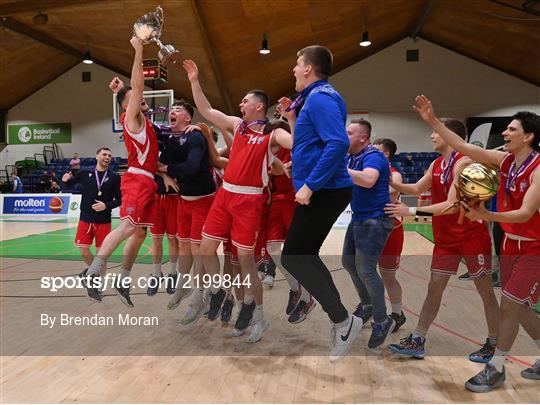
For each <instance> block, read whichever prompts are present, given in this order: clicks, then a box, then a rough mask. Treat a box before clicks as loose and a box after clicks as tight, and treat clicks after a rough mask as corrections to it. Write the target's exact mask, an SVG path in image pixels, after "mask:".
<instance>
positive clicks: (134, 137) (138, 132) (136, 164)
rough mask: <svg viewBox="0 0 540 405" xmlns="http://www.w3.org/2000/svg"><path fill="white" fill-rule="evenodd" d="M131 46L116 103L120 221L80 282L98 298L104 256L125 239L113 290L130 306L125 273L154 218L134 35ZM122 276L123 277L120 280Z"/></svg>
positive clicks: (150, 143)
mask: <svg viewBox="0 0 540 405" xmlns="http://www.w3.org/2000/svg"><path fill="white" fill-rule="evenodd" d="M130 43H131V45H132V46H133V48H134V49H135V56H134V59H133V67H132V71H131V88H128V87H124V88H122V89H121V90H119V92H118V96H117V100H118V103H119V104H120V105H121V106H122V108H124V109H125V110H126V113H125V115H124V116H123V120H122V126H123V127H124V141H125V145H126V149H127V152H128V170H127V172H126V173H125V174H124V175H123V176H122V185H121V190H122V205H121V206H120V219H121V222H120V225H119V226H118V227H117V228H115V229H114V230H113V231H112V232H111V233H109V234H108V235H107V237H106V238H105V240H104V241H103V244H102V246H101V249H100V251H99V255H97V256H96V257H95V258H94V261H93V262H92V264H91V265H90V267H89V268H88V270H87V276H86V277H85V280H84V284H85V287H86V292H87V295H88V297H90V298H91V299H93V300H96V301H101V300H102V294H101V291H100V290H99V289H98V288H97V286H98V285H96V283H94V278H96V277H98V275H99V273H100V272H101V270H102V269H105V268H106V265H107V259H108V258H109V256H110V255H111V254H112V253H113V252H114V250H115V249H116V248H117V247H118V245H120V243H121V242H122V241H124V240H126V239H128V238H129V239H128V242H127V243H126V246H125V248H124V255H123V263H122V269H121V274H120V279H119V280H117V282H116V285H115V290H116V292H117V294H118V296H119V297H120V299H121V301H122V302H123V303H124V304H125V305H127V306H128V307H133V303H132V301H131V298H130V296H129V288H130V287H129V279H128V277H129V275H130V271H131V267H132V266H133V263H134V262H135V258H136V257H137V253H138V251H139V248H140V246H141V244H142V242H143V241H144V238H145V236H146V227H148V226H152V225H153V222H154V219H153V213H154V206H155V195H154V194H155V192H156V189H157V185H156V183H155V182H154V173H155V172H156V171H157V165H158V141H157V136H156V133H155V131H154V128H153V127H152V123H151V122H150V120H148V118H146V117H145V115H144V111H142V110H145V109H147V106H146V103H145V101H144V98H143V90H144V76H143V71H142V53H143V45H142V41H141V40H140V39H138V38H137V37H133V38H131V40H130ZM123 279H127V280H126V281H123Z"/></svg>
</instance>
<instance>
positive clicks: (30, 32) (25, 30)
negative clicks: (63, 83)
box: [0, 17, 130, 77]
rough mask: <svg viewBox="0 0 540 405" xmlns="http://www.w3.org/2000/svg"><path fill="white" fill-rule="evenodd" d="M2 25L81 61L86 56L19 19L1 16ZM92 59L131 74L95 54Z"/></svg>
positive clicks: (104, 65) (125, 73) (114, 69)
mask: <svg viewBox="0 0 540 405" xmlns="http://www.w3.org/2000/svg"><path fill="white" fill-rule="evenodd" d="M0 25H1V26H3V27H5V28H7V29H9V30H10V31H13V32H16V33H17V34H20V35H24V36H25V37H27V38H30V39H32V40H34V41H37V42H40V43H42V44H44V45H47V46H50V47H51V48H54V49H56V50H57V51H60V52H63V53H65V54H67V55H71V56H73V57H74V58H77V59H79V60H80V61H82V60H83V59H84V56H85V54H84V52H81V51H79V50H78V49H76V48H73V47H71V46H69V45H67V44H65V43H63V42H61V41H58V40H57V39H55V38H53V37H51V36H49V35H47V34H45V33H43V32H40V31H36V30H35V29H33V28H31V27H29V26H28V25H26V24H23V23H21V22H20V21H17V20H15V19H13V18H11V17H1V18H0ZM92 60H93V61H94V63H97V64H98V65H101V66H103V67H104V68H107V69H109V70H112V71H114V72H117V73H120V74H121V75H124V76H127V77H129V76H130V73H128V72H126V71H125V70H122V69H119V68H117V67H116V66H112V65H110V64H109V63H107V62H105V61H102V60H99V59H96V58H95V57H94V56H92Z"/></svg>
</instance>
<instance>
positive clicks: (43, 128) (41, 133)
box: [8, 122, 71, 145]
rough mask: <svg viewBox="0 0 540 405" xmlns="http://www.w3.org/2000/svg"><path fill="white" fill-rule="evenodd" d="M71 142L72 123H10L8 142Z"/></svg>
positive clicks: (15, 143)
mask: <svg viewBox="0 0 540 405" xmlns="http://www.w3.org/2000/svg"><path fill="white" fill-rule="evenodd" d="M35 143H71V123H70V122H60V123H55V124H8V144H10V145H30V144H35Z"/></svg>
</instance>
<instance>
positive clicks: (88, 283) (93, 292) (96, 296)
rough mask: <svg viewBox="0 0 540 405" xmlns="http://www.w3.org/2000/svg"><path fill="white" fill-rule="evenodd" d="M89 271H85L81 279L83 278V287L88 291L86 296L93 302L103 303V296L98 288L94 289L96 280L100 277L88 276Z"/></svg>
mask: <svg viewBox="0 0 540 405" xmlns="http://www.w3.org/2000/svg"><path fill="white" fill-rule="evenodd" d="M87 271H88V269H86V270H84V271H83V272H82V273H81V274H79V277H81V278H82V285H83V287H84V288H85V290H86V296H87V297H88V298H90V299H91V300H92V301H97V302H101V301H102V300H103V294H101V291H99V289H98V288H94V287H93V286H94V279H95V278H96V277H99V276H98V275H97V274H92V275H90V276H88V275H87Z"/></svg>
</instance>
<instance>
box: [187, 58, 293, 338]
mask: <svg viewBox="0 0 540 405" xmlns="http://www.w3.org/2000/svg"><path fill="white" fill-rule="evenodd" d="M183 66H184V69H185V70H186V72H187V75H188V79H189V81H190V82H191V89H192V92H193V99H194V100H195V104H196V105H197V109H198V110H199V112H200V113H201V115H202V116H203V117H204V118H205V119H207V120H208V121H210V122H212V123H213V124H214V125H216V126H218V127H220V128H224V129H225V130H229V131H231V132H233V133H234V143H233V147H232V148H231V153H230V156H229V162H228V164H227V168H226V169H225V174H224V176H223V186H222V188H221V189H220V190H219V191H218V193H217V195H216V199H215V201H214V204H213V205H212V208H211V209H210V212H209V213H208V217H207V219H206V222H205V224H204V229H203V232H202V236H203V238H202V241H201V245H200V253H201V255H202V257H203V260H204V268H205V270H206V272H207V273H208V274H210V275H211V276H213V275H216V274H219V272H220V269H219V259H218V257H217V254H216V251H217V248H218V247H219V244H220V243H221V242H225V241H227V238H228V237H229V234H230V237H231V240H232V243H233V245H235V246H236V247H237V248H238V259H239V262H240V268H241V271H242V276H243V279H244V280H246V279H247V283H246V284H247V285H245V286H244V287H245V296H244V302H243V304H242V309H241V310H240V314H239V316H238V320H237V322H236V325H235V328H234V329H233V335H235V336H240V335H242V334H243V333H245V332H246V330H247V328H248V327H249V324H250V322H251V320H253V326H252V328H251V332H250V334H249V336H248V337H247V339H246V341H247V342H248V343H255V342H257V341H259V340H260V339H261V338H262V335H263V333H264V332H265V331H266V330H267V329H268V327H269V323H268V321H267V320H266V319H265V318H264V314H263V309H262V302H263V301H262V286H261V282H260V280H259V278H258V276H257V269H256V267H255V259H254V247H255V243H256V240H257V233H258V231H259V227H260V221H261V216H262V211H263V208H264V204H265V196H264V189H265V188H266V187H267V185H268V172H269V171H270V166H271V164H272V160H273V154H272V150H277V148H278V147H279V145H282V146H285V147H288V148H291V147H292V139H291V136H290V134H288V133H287V132H285V131H284V130H283V129H281V128H278V129H276V130H274V131H273V132H272V133H271V134H264V133H263V131H262V130H263V128H264V125H265V124H266V121H267V119H266V113H267V109H268V96H267V95H266V94H265V93H264V92H262V91H260V90H252V91H249V92H248V93H247V94H246V95H245V97H244V98H243V99H242V101H241V103H240V111H241V113H242V118H238V117H233V116H227V115H225V114H223V113H222V112H221V111H218V110H216V109H214V108H212V106H211V105H210V103H209V102H208V100H207V98H206V97H205V95H204V93H203V91H202V88H201V85H200V83H199V78H198V69H197V65H196V64H195V63H194V62H193V61H191V60H186V61H184V63H183ZM211 292H212V295H211V301H210V310H212V309H213V308H219V307H221V305H222V302H223V300H224V299H225V295H226V292H225V291H224V290H223V289H222V288H220V286H219V285H213V286H212V288H211Z"/></svg>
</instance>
